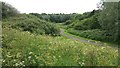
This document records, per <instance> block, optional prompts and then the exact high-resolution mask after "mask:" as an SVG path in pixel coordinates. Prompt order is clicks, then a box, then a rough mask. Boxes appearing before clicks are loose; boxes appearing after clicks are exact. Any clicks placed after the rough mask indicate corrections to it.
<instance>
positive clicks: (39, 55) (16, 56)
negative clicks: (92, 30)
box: [2, 28, 118, 66]
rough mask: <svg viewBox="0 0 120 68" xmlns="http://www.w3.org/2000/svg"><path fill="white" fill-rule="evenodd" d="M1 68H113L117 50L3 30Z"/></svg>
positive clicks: (70, 40) (116, 62)
mask: <svg viewBox="0 0 120 68" xmlns="http://www.w3.org/2000/svg"><path fill="white" fill-rule="evenodd" d="M2 43H3V49H2V53H3V59H2V62H3V64H2V65H3V66H117V65H118V50H117V49H115V48H112V47H110V46H108V45H107V44H106V45H105V46H95V45H90V44H86V43H82V42H78V41H75V40H72V39H68V38H66V37H63V36H57V37H53V36H48V35H35V34H33V33H30V32H23V31H20V30H16V29H11V28H3V41H2Z"/></svg>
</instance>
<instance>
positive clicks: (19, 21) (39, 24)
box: [3, 14, 60, 36]
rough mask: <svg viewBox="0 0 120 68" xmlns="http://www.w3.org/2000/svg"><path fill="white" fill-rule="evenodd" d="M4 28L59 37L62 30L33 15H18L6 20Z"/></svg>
mask: <svg viewBox="0 0 120 68" xmlns="http://www.w3.org/2000/svg"><path fill="white" fill-rule="evenodd" d="M4 21H5V22H6V23H3V27H10V28H15V29H20V30H23V31H29V32H31V33H36V34H49V35H54V36H55V35H59V32H60V30H59V29H58V28H57V27H56V26H55V25H54V24H52V23H49V22H46V21H44V20H40V19H39V18H37V17H36V16H33V15H26V14H24V15H18V16H16V17H11V18H9V19H6V20H4Z"/></svg>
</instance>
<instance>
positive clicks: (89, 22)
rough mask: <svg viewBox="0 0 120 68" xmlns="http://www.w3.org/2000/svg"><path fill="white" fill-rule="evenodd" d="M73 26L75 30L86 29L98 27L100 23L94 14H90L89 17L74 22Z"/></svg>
mask: <svg viewBox="0 0 120 68" xmlns="http://www.w3.org/2000/svg"><path fill="white" fill-rule="evenodd" d="M74 28H75V29H76V30H87V29H99V28H100V24H99V22H98V20H97V18H96V16H95V15H94V16H92V17H90V18H86V19H83V20H81V21H78V22H77V23H75V25H74Z"/></svg>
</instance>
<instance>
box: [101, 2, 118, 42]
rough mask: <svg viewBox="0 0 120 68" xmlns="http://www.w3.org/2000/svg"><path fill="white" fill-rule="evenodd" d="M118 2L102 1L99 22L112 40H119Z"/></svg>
mask: <svg viewBox="0 0 120 68" xmlns="http://www.w3.org/2000/svg"><path fill="white" fill-rule="evenodd" d="M119 5H120V2H103V4H102V11H101V13H100V15H99V22H100V24H101V26H102V29H104V30H106V31H107V33H108V34H109V35H112V37H113V38H114V41H118V40H120V31H119V30H120V28H119V27H120V21H119V17H120V14H119V13H120V6H119Z"/></svg>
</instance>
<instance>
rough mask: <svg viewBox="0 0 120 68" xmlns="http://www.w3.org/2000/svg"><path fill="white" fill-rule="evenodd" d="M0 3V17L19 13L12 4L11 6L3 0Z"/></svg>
mask: <svg viewBox="0 0 120 68" xmlns="http://www.w3.org/2000/svg"><path fill="white" fill-rule="evenodd" d="M1 3H2V18H3V19H4V18H8V17H11V16H15V15H17V14H19V11H18V10H17V9H16V8H14V7H13V6H11V5H10V4H7V3H5V2H1Z"/></svg>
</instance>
